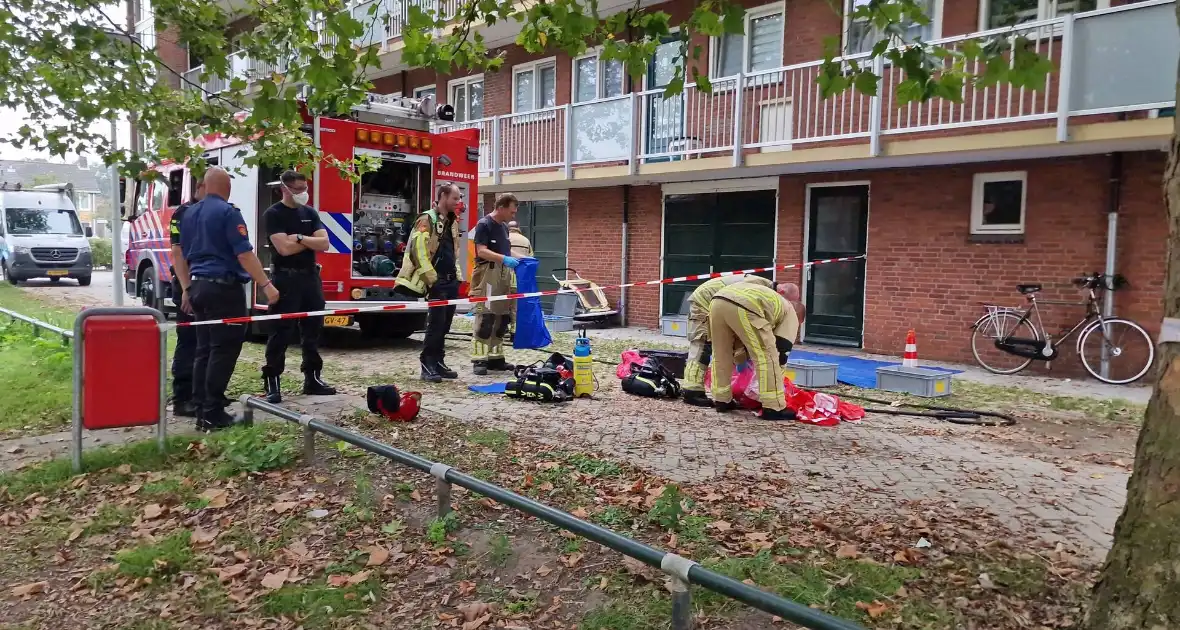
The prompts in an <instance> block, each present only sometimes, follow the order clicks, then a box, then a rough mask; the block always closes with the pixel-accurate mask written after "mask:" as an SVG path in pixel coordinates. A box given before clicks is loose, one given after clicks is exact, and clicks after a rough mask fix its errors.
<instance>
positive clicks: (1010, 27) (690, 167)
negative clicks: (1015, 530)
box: [137, 0, 1180, 367]
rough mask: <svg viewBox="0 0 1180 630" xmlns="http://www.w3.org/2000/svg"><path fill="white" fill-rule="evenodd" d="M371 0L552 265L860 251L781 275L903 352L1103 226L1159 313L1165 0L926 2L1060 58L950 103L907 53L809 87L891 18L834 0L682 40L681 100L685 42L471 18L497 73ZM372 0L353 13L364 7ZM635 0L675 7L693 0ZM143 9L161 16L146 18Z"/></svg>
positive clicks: (864, 333)
mask: <svg viewBox="0 0 1180 630" xmlns="http://www.w3.org/2000/svg"><path fill="white" fill-rule="evenodd" d="M376 1H377V2H380V3H381V8H380V11H381V12H388V13H390V15H391V16H392V18H393V19H391V20H390V21H389V25H388V27H386V26H385V25H384V24H383V20H378V25H377V26H376V27H375V28H372V29H370V31H369V32H367V33H366V34H365V35H364V36H363V37H362V38H360V39H358V40H357V42H355V43H356V44H357V45H374V46H378V47H379V48H380V51H381V61H382V65H381V68H380V69H379V70H376V71H375V72H374V73H373V75H372V80H373V83H374V85H375V90H374V91H376V92H380V93H384V94H401V95H405V96H422V95H424V94H427V93H430V94H434V95H435V96H436V98H437V99H438V101H440V102H446V103H450V104H452V105H453V106H454V107H455V110H456V122H455V123H454V124H453V125H451V127H478V128H480V129H481V131H482V136H481V137H482V144H483V150H482V151H481V171H482V173H481V178H480V182H479V184H480V190H481V193H482V195H483V199H482V200H481V202H482V204H483V205H484V207H489V206H490V203H491V200H492V198H493V197H494V196H495V195H496V194H497V193H500V192H512V193H515V194H516V195H517V196H518V197H519V198H520V199H521V200H522V202H523V203H522V212H521V214H520V219H521V222H522V224H523V225H524V228H525V231H526V233H527V234H528V235H529V236H530V237H532V240H533V243H534V245H535V247H536V249H537V250H538V255H539V257H540V258H541V259H542V264H543V267H545V268H550V269H555V268H561V267H573V268H576V269H578V270H579V271H580V272H581V273H582V275H583V276H585V277H587V278H591V279H593V280H595V281H597V282H599V283H601V284H617V283H620V282H622V281H642V280H650V279H655V278H661V277H667V276H678V275H684V274H691V273H700V272H703V271H708V270H716V271H721V270H729V269H740V268H748V267H760V266H767V265H770V264H772V263H774V264H790V263H799V262H804V261H809V260H815V259H822V258H829V257H836V256H847V255H857V254H867V258H866V259H865V260H864V261H863V262H859V263H839V264H831V265H824V266H815V267H812V268H810V269H809V270H807V271H805V272H802V273H801V272H800V271H798V270H790V271H784V272H780V273H779V274H778V277H779V278H780V279H791V280H795V281H798V282H800V283H801V286H803V287H804V294H805V301H806V302H807V304H808V310H809V315H808V319H807V322H806V327H805V331H804V333H803V334H804V339H805V340H806V341H808V342H815V343H827V344H835V345H844V346H854V347H863V348H865V349H866V350H870V351H878V352H883V353H889V354H898V353H900V351H901V350H902V346H903V339H904V336H905V332H906V331H907V330H908V329H910V328H914V329H916V330H917V331H918V334H919V344H920V349H921V352H922V356H923V357H924V358H929V359H945V360H969V359H970V349H969V344H968V339H969V336H970V330H969V326H970V324H971V323H972V322H973V321H974V320H975V319H976V318H977V317H978V316H979V315H980V314H981V313H982V307H981V306H980V302H987V303H1001V304H1016V303H1018V301H1019V296H1018V294H1017V293H1016V291H1015V285H1016V284H1017V283H1018V282H1041V283H1043V284H1044V285H1045V289H1046V290H1045V297H1046V298H1058V299H1069V298H1072V297H1073V296H1076V292H1075V291H1074V290H1073V289H1071V288H1070V285H1069V280H1070V279H1071V278H1073V277H1075V276H1077V275H1078V274H1079V273H1081V272H1089V271H1102V270H1104V269H1107V268H1108V265H1107V262H1108V261H1107V249H1108V243H1109V242H1110V241H1111V240H1112V239H1113V240H1114V252H1113V253H1114V256H1113V270H1114V271H1116V272H1118V273H1121V274H1123V275H1125V276H1126V277H1127V278H1128V279H1129V280H1130V283H1131V288H1130V289H1129V290H1126V291H1122V292H1119V293H1118V294H1117V295H1116V296H1115V311H1116V312H1117V313H1118V314H1120V315H1123V316H1126V317H1129V318H1132V319H1136V320H1138V321H1140V322H1141V323H1142V324H1143V325H1144V326H1145V327H1146V328H1148V329H1149V331H1150V332H1152V334H1153V335H1154V334H1155V333H1156V332H1157V331H1158V328H1159V322H1160V318H1161V298H1162V286H1163V282H1162V281H1163V274H1164V260H1165V247H1166V235H1167V223H1166V220H1165V208H1164V204H1163V201H1162V195H1161V176H1162V174H1163V169H1164V164H1165V161H1166V149H1167V146H1168V138H1169V136H1170V134H1171V130H1172V115H1173V114H1172V108H1173V107H1174V105H1175V76H1176V73H1175V64H1176V60H1177V58H1178V57H1180V35H1178V34H1177V28H1176V23H1175V6H1174V2H1175V0H1168V1H1158V0H1153V1H1148V2H1139V3H1134V4H1128V3H1125V2H1121V1H1120V0H1008V1H1003V2H1001V0H926V3H927V6H928V9H929V15H930V16H931V18H932V20H931V24H929V25H926V26H914V27H913V28H911V29H910V33H911V34H912V35H913V36H916V37H922V38H923V39H924V40H927V41H938V42H940V43H941V44H942V45H943V46H945V47H947V48H950V49H955V48H957V47H958V46H961V45H962V43H963V42H965V41H968V40H981V39H987V38H996V37H999V38H1003V37H1009V36H1011V35H1013V34H1019V35H1022V36H1024V37H1025V38H1027V39H1028V40H1029V41H1030V42H1031V44H1030V45H1031V46H1032V47H1033V49H1034V50H1036V51H1037V52H1038V53H1040V54H1042V55H1045V56H1047V57H1048V58H1049V59H1051V60H1052V61H1053V63H1054V67H1055V69H1054V71H1053V72H1052V74H1051V76H1050V77H1049V79H1048V81H1047V82H1046V85H1045V87H1044V89H1041V90H1033V89H1025V88H1010V87H1009V86H998V87H996V86H993V87H989V88H968V89H965V90H964V93H963V99H962V101H961V103H953V102H950V101H943V100H940V99H935V100H933V101H931V102H928V103H923V104H916V103H915V104H907V105H899V104H897V103H896V101H895V97H894V94H895V92H896V86H897V82H898V81H899V80H900V73H899V72H898V71H895V70H893V69H892V68H890V67H889V66H888V65H887V64H885V63H882V62H878V65H877V71H878V73H879V74H882V75H883V76H884V80H883V85H882V86H881V96H880V97H879V98H875V97H869V96H864V95H860V94H846V95H844V96H842V97H837V98H833V99H829V100H826V101H825V100H822V99H821V98H819V96H818V92H817V90H816V88H815V84H814V79H815V77H816V75H817V73H818V71H819V60H821V59H822V56H823V49H822V47H823V40H824V38H825V37H828V36H831V35H835V34H842V36H841V37H842V41H843V43H844V47H845V54H846V55H847V58H849V59H857V58H858V56H859V57H867V55H865V51H868V50H870V49H871V48H872V45H873V43H875V41H877V37H879V36H878V35H877V34H875V33H873V32H872V30H871V29H870V28H866V27H865V25H863V24H859V23H855V22H854V23H849V22H848V20H846V19H844V18H841V17H840V16H839V15H837V14H836V13H835V12H834V11H833V10H832V8H831V4H830V3H829V2H828V0H786V1H785V2H783V1H779V2H770V3H765V2H761V0H749V1H747V2H746V3H745V4H746V6H747V9H748V10H749V12H748V16H747V18H746V20H747V21H746V35H745V36H726V37H724V38H720V39H712V40H710V39H709V38H701V39H700V41H696V42H693V44H697V45H700V46H701V47H702V49H703V50H704V51H706V52H705V54H704V55H702V58H701V60H700V61H699V62H692V61H690V63H697V64H698V66H699V68H698V69H699V70H700V71H702V72H708V73H709V75H710V77H711V78H712V82H713V85H714V90H713V92H712V93H711V94H704V93H700V92H698V91H696V90H695V89H694V88H692V87H688V88H686V90H685V92H684V94H683V95H682V96H680V97H677V98H672V99H664V98H663V97H662V92H663V90H662V88H663V86H664V85H666V84H667V81H668V80H669V78H670V77H671V76H672V65H671V64H672V58H673V55H674V50H675V45H674V44H668V45H665V46H663V47H661V48H660V49H659V51H658V52H657V54H656V57H655V59H654V60H653V61H652V63H651V66H650V69H649V72H648V73H647V74H646V75H645V76H644V77H642V78H641V79H635V78H632V77H628V76H624V73H623V72H622V71H621V68H620V67H619V66H618V64H617V63H606V62H603V61H601V60H599V59H598V57H597V55H596V53H595V52H594V51H590V52H588V53H587V54H586V55H584V56H580V57H578V58H576V59H571V58H570V57H569V56H567V55H565V54H563V53H560V52H552V53H544V54H538V55H532V54H530V53H528V52H526V51H524V50H523V49H521V48H519V47H516V46H514V45H512V42H513V40H514V37H515V35H516V33H515V32H514V31H513V28H514V27H515V26H516V24H515V23H511V24H498V25H495V26H493V27H485V28H483V29H482V31H483V34H484V36H485V39H486V40H487V41H488V43H489V46H490V47H495V48H494V51H495V52H501V51H502V52H503V53H504V54H505V63H504V66H503V68H502V70H501V71H500V72H497V73H494V74H491V73H490V74H487V75H475V76H464V75H458V74H457V75H452V76H447V75H441V74H437V73H435V72H433V71H430V70H425V69H410V68H407V67H405V66H404V64H402V63H401V62H400V50H401V48H402V43H401V39H400V35H401V28H402V24H404V21H403V20H402V19H401V18H400V17H399V16H401V15H404V13H403V11H404V10H405V5H404V3H405V2H414V1H422V2H431V0H376ZM436 1H437V0H435V2H436ZM453 1H454V0H444V3H445V2H453ZM858 1H860V0H846V2H848V3H849V4H851V3H852V2H858ZM370 4H371V1H370V2H364V3H360V4H358V5H357V6H356V7H355V8H353V10H354V11H356V15H358V16H364V15H367V10H368V7H369V6H370ZM644 4H645V5H648V6H650V7H651V8H653V9H657V8H658V9H660V10H664V11H667V12H668V13H669V14H671V15H672V18H673V21H674V22H676V21H679V20H682V19H684V18H686V17H687V16H688V14H689V12H690V11H691V8H692V6H693V3H692V2H691V0H673V1H671V2H663V3H647V2H645V3H644ZM431 6H434V3H432V5H431ZM626 6H630V3H623V2H619V1H618V0H605V1H604V2H601V3H600V10H601V11H602V12H603V13H611V12H615V11H619V10H622V9H623V8H624V7H626ZM443 9H444V10H454V7H447V6H445V5H444V6H443ZM141 15H150V9H148V11H145V12H142V13H141ZM233 28H236V29H238V30H242V29H244V28H246V25H242V24H238V25H235V26H234V27H233ZM137 30H138V31H139V32H141V33H143V34H144V35H145V36H148V35H150V31H151V30H152V26H151V23H150V19H149V20H145V21H141V22H140V23H139V24H138V25H137ZM153 38H154V36H153ZM169 39H170V38H159V41H158V42H156V43H157V45H158V46H159V48H160V52H161V55H162V56H163V57H164V59H165V60H167V61H168V63H169V65H172V64H175V65H174V66H173V67H174V68H175V69H177V70H178V71H182V72H185V73H186V76H187V77H190V78H191V80H193V81H201V80H202V77H201V68H200V66H199V65H195V64H196V62H197V61H198V60H190V59H188V57H187V55H186V54H185V53H184V50H183V49H181V48H179V47H177V46H176V45H175V44H173V43H171V41H166V40H169ZM237 61H238V62H240V63H235V68H238V67H239V65H240V67H241V71H242V72H244V73H249V72H250V70H251V68H252V64H251V63H250V60H247V59H244V58H242V59H239V60H237ZM208 81H209V80H208V79H207V82H206V84H205V86H206V88H207V89H209V88H212V89H214V90H215V89H216V84H215V82H216V81H217V80H216V79H212V81H213V83H212V84H211V83H209V82H208ZM1112 226H1113V227H1114V230H1113V233H1112V231H1111V229H1110V228H1111V227H1112ZM685 291H686V287H685V286H683V285H672V286H667V287H664V288H662V289H655V288H639V289H634V290H631V291H628V292H626V293H625V294H620V292H619V291H617V290H616V291H608V294H609V297H610V299H611V300H612V302H615V303H619V306H620V309H621V310H622V311H623V312H624V313H625V317H626V321H627V323H628V324H630V325H641V326H649V327H656V326H658V325H660V323H661V320H662V319H665V318H669V317H674V316H676V315H677V314H678V313H679V312H680V309H681V302H682V299H683V295H684V293H685ZM1080 312H1081V311H1080V308H1076V307H1074V308H1071V307H1053V308H1052V309H1051V310H1048V311H1046V313H1045V314H1046V315H1051V316H1054V317H1050V318H1049V321H1047V322H1046V324H1047V325H1048V326H1049V328H1050V330H1051V331H1053V332H1055V329H1054V326H1053V323H1054V320H1056V319H1060V321H1061V323H1063V324H1064V323H1067V322H1069V323H1072V321H1073V320H1074V319H1075V318H1076V317H1077V316H1078V315H1079V314H1080ZM1065 363H1066V364H1072V363H1073V362H1072V361H1066V362H1065ZM1062 367H1066V366H1064V365H1063V366H1062Z"/></svg>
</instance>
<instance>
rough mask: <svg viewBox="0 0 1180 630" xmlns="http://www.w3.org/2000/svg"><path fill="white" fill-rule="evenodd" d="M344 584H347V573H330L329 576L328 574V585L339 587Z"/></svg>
mask: <svg viewBox="0 0 1180 630" xmlns="http://www.w3.org/2000/svg"><path fill="white" fill-rule="evenodd" d="M345 584H348V576H347V575H330V576H328V585H329V586H335V587H336V588H340V587H341V586H344V585H345Z"/></svg>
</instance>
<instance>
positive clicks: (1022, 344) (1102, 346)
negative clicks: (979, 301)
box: [971, 273, 1155, 385]
mask: <svg viewBox="0 0 1180 630" xmlns="http://www.w3.org/2000/svg"><path fill="white" fill-rule="evenodd" d="M1073 284H1074V285H1076V286H1077V287H1079V288H1080V289H1082V290H1083V291H1085V295H1086V300H1085V302H1083V303H1082V304H1081V305H1084V306H1085V307H1086V314H1085V316H1084V317H1082V319H1080V320H1079V321H1078V322H1077V323H1076V324H1074V325H1073V327H1072V328H1069V329H1066V330H1062V331H1061V332H1060V333H1059V334H1058V335H1057V338H1056V339H1054V338H1053V337H1051V336H1050V335H1049V333H1048V332H1047V331H1046V330H1045V325H1044V322H1043V321H1042V320H1041V312H1040V309H1039V308H1038V301H1037V293H1039V292H1040V291H1041V289H1042V287H1041V285H1039V284H1018V285H1016V289H1017V290H1018V291H1020V293H1021V294H1023V295H1024V297H1025V299H1026V300H1027V301H1028V306H1027V307H1025V308H1013V307H1009V306H997V305H994V304H984V305H983V306H984V308H985V309H986V311H987V312H986V313H984V314H983V316H982V317H980V318H979V319H978V320H976V321H975V323H974V324H972V326H971V328H972V329H973V332H972V333H971V353H972V354H974V355H975V360H976V361H977V362H979V365H980V366H982V367H983V368H984V369H985V370H987V371H989V372H994V373H996V374H1015V373H1016V372H1019V371H1021V370H1023V369H1024V368H1026V367H1028V365H1029V364H1030V363H1032V362H1033V361H1034V360H1036V361H1052V360H1053V359H1055V358H1057V356H1058V354H1059V352H1058V349H1059V348H1060V347H1061V344H1062V343H1063V342H1064V341H1065V340H1066V339H1067V338H1069V336H1070V335H1072V334H1074V333H1075V332H1077V333H1079V334H1078V340H1077V353H1078V358H1079V359H1081V361H1082V367H1084V368H1086V371H1087V372H1089V373H1090V375H1091V376H1093V377H1094V378H1096V379H1098V380H1100V381H1102V382H1104V383H1111V384H1113V385H1123V384H1126V383H1132V382H1134V381H1137V380H1139V379H1140V378H1142V377H1143V375H1144V374H1146V373H1147V371H1148V370H1149V369H1151V364H1152V362H1153V361H1154V360H1155V344H1154V343H1153V342H1152V340H1151V335H1149V334H1147V331H1146V330H1144V329H1143V327H1142V326H1140V325H1139V324H1137V323H1135V322H1133V321H1131V320H1129V319H1125V318H1122V317H1104V316H1103V315H1102V309H1101V302H1100V300H1099V298H1098V294H1097V292H1098V291H1116V290H1118V289H1121V288H1124V287H1125V286H1127V281H1126V279H1125V278H1123V277H1122V276H1118V275H1116V276H1105V275H1102V274H1099V273H1092V274H1089V275H1085V276H1082V277H1080V278H1077V279H1075V280H1074V281H1073ZM1040 303H1043V304H1068V305H1074V306H1077V305H1079V304H1078V303H1077V302H1068V301H1057V300H1041V301H1040ZM1034 318H1035V319H1034ZM1005 361H1007V363H1005Z"/></svg>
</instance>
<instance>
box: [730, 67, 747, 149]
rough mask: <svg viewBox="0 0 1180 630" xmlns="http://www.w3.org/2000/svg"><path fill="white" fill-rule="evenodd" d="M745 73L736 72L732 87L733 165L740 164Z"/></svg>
mask: <svg viewBox="0 0 1180 630" xmlns="http://www.w3.org/2000/svg"><path fill="white" fill-rule="evenodd" d="M745 79H746V74H745V73H744V72H738V75H737V79H736V84H735V85H734V88H733V165H734V166H735V167H737V166H741V165H742V141H743V136H742V110H743V109H744V108H743V107H742V105H743V103H742V96H743V95H744V92H745V84H746V80H745Z"/></svg>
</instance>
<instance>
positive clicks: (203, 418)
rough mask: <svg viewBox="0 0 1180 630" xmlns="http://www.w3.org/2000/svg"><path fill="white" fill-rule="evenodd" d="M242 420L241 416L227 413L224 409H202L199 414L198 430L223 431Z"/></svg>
mask: <svg viewBox="0 0 1180 630" xmlns="http://www.w3.org/2000/svg"><path fill="white" fill-rule="evenodd" d="M240 421H241V419H240V418H237V417H235V416H232V415H230V414H228V413H226V412H225V410H224V409H218V410H217V411H214V412H208V411H202V412H201V413H200V414H198V415H197V430H198V431H209V432H212V431H223V430H225V429H228V428H230V427H232V426H234V424H237V423H238V422H240Z"/></svg>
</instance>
